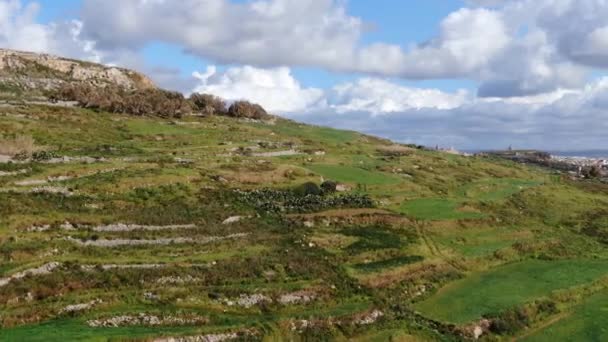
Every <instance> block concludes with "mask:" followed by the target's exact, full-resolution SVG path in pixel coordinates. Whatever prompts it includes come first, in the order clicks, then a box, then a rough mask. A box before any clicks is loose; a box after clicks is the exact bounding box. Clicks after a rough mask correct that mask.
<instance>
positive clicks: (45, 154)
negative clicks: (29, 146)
mask: <svg viewBox="0 0 608 342" xmlns="http://www.w3.org/2000/svg"><path fill="white" fill-rule="evenodd" d="M58 157H59V156H58V155H57V154H55V152H52V151H38V152H34V153H32V160H34V161H36V162H41V161H47V160H51V159H53V158H58Z"/></svg>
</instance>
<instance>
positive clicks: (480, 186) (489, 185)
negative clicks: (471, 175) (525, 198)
mask: <svg viewBox="0 0 608 342" xmlns="http://www.w3.org/2000/svg"><path fill="white" fill-rule="evenodd" d="M541 184H542V183H541V182H539V181H534V180H525V179H509V178H498V179H484V180H481V181H476V182H473V183H470V184H467V185H465V186H463V187H462V188H461V189H460V191H461V192H462V195H463V197H467V198H472V199H475V200H478V201H498V200H504V199H506V198H508V197H510V196H512V195H514V194H516V193H518V192H520V191H522V190H525V189H527V188H530V187H534V186H538V185H541Z"/></svg>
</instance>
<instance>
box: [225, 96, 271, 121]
mask: <svg viewBox="0 0 608 342" xmlns="http://www.w3.org/2000/svg"><path fill="white" fill-rule="evenodd" d="M228 116H232V117H235V118H248V119H256V120H259V119H263V118H265V117H267V116H268V113H266V110H264V108H262V106H260V105H259V104H254V103H251V102H248V101H237V102H235V103H233V104H232V105H231V106H230V108H228Z"/></svg>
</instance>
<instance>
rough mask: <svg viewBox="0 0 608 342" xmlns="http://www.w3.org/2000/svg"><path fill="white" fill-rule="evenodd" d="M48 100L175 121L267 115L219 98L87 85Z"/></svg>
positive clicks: (257, 108) (65, 89) (68, 88)
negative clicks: (189, 117)
mask: <svg viewBox="0 0 608 342" xmlns="http://www.w3.org/2000/svg"><path fill="white" fill-rule="evenodd" d="M51 99H52V100H61V101H75V102H78V104H79V106H81V107H83V108H90V109H97V110H103V111H107V112H111V113H127V114H132V115H140V116H143V115H149V116H159V117H173V118H179V117H182V116H184V115H189V114H200V115H222V116H231V117H237V118H250V119H263V118H265V117H267V116H268V113H267V112H266V110H264V108H262V106H260V105H258V104H254V103H250V102H248V101H237V102H234V103H233V104H231V105H230V106H229V107H228V106H227V105H226V102H225V101H224V100H222V99H221V98H219V97H217V96H213V95H209V94H197V93H194V94H192V95H191V96H190V97H189V98H186V97H184V95H182V94H181V93H178V92H173V91H167V90H163V89H138V90H129V89H124V88H120V87H94V86H91V85H88V84H65V85H64V86H62V87H61V88H59V89H58V90H56V91H55V92H53V94H51Z"/></svg>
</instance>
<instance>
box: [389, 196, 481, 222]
mask: <svg viewBox="0 0 608 342" xmlns="http://www.w3.org/2000/svg"><path fill="white" fill-rule="evenodd" d="M460 204H461V202H460V201H459V200H455V199H446V198H421V199H415V200H411V201H407V202H405V203H404V204H403V205H402V206H401V208H400V210H401V212H403V213H404V214H406V215H408V216H411V217H414V218H416V219H420V220H431V221H433V220H460V219H476V218H482V217H484V215H483V214H481V213H476V212H465V211H459V210H458V208H459V206H460Z"/></svg>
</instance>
